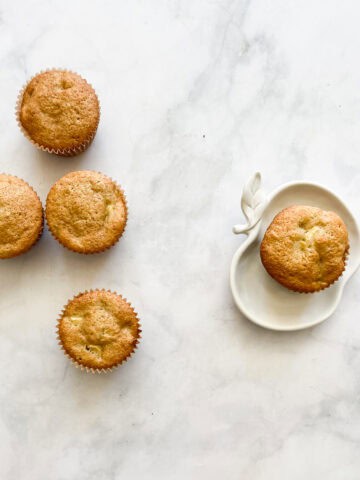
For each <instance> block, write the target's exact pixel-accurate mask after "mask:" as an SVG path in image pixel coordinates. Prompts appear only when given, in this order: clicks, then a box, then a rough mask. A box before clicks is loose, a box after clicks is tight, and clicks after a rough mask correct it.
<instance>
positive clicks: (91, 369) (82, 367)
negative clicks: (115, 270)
mask: <svg viewBox="0 0 360 480" xmlns="http://www.w3.org/2000/svg"><path fill="white" fill-rule="evenodd" d="M91 292H109V293H113V294H115V295H117V296H118V297H121V298H122V299H123V300H125V302H127V303H128V305H130V307H131V308H132V310H133V312H134V313H135V315H136V320H137V324H138V336H137V339H136V342H135V345H134V348H133V350H132V351H131V352H130V353H129V354H128V355H127V356H126V357H125V358H123V359H121V360H120V361H119V362H118V363H115V364H114V365H112V366H111V367H99V368H98V367H88V366H86V365H83V364H81V363H79V362H78V361H77V360H76V358H74V357H73V356H72V355H71V354H70V353H69V352H68V351H67V350H66V349H65V347H64V345H63V343H62V341H61V337H60V330H59V328H60V322H61V320H62V318H63V316H64V313H65V310H66V307H67V306H68V304H69V303H70V302H72V301H73V300H75V299H76V298H78V297H80V296H81V295H84V294H85V293H91ZM141 332H142V330H141V323H140V320H139V317H138V313H137V312H136V311H135V309H134V307H133V306H132V304H131V303H130V302H129V301H128V300H127V299H126V298H124V297H123V296H122V295H120V294H119V293H117V292H113V291H111V290H105V289H104V288H95V289H90V290H85V291H84V292H81V293H78V294H77V295H74V297H73V298H72V299H70V300H69V301H68V302H67V304H66V305H64V306H63V309H62V311H61V313H60V315H59V317H58V320H57V325H56V338H57V340H58V345H59V346H60V349H61V350H62V352H63V353H64V355H65V356H66V357H67V358H68V359H69V360H70V361H71V363H72V364H73V365H74V366H75V367H76V368H79V369H80V370H85V371H86V372H87V373H93V374H95V373H98V374H100V373H108V372H112V371H113V370H115V369H116V368H118V367H119V366H120V365H121V364H123V363H125V362H127V361H128V359H129V358H130V357H132V355H133V354H134V352H135V350H136V349H137V347H138V345H139V343H140V339H141Z"/></svg>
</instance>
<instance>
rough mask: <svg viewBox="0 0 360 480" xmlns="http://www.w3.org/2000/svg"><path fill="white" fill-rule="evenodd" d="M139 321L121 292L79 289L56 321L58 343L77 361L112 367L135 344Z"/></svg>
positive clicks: (130, 351) (92, 365)
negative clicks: (79, 292)
mask: <svg viewBox="0 0 360 480" xmlns="http://www.w3.org/2000/svg"><path fill="white" fill-rule="evenodd" d="M140 331H141V330H140V324H139V321H138V318H137V314H136V313H135V311H134V309H133V307H132V306H131V305H130V303H128V302H127V301H126V300H125V299H124V298H123V297H122V296H121V295H117V294H116V293H113V292H110V291H105V290H94V291H90V292H85V293H81V294H79V295H78V296H76V297H75V298H74V299H73V300H70V301H69V303H68V304H67V305H66V307H65V309H64V311H63V313H62V315H61V317H60V320H59V323H58V333H59V340H60V344H61V345H62V347H63V349H64V350H65V352H66V353H67V354H68V355H69V356H70V357H71V358H72V359H73V360H74V361H75V362H76V363H78V364H79V365H82V366H84V367H88V368H90V369H107V368H112V367H114V366H116V365H118V364H120V363H121V362H123V361H124V360H125V359H126V358H127V357H129V355H131V353H132V352H133V351H134V349H135V348H136V345H137V343H138V339H139V336H140Z"/></svg>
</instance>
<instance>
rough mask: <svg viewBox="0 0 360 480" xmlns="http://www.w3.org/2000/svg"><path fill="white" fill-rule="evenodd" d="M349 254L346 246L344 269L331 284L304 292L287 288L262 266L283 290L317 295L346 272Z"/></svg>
mask: <svg viewBox="0 0 360 480" xmlns="http://www.w3.org/2000/svg"><path fill="white" fill-rule="evenodd" d="M349 253H350V246H348V248H347V249H346V251H345V254H344V268H343V270H342V272H341V273H340V275H339V276H338V277H336V278H335V279H334V280H333V281H332V282H331V283H329V284H328V285H325V287H322V288H319V289H317V290H304V289H303V290H301V289H295V288H292V287H289V286H288V285H285V284H284V283H281V282H279V280H278V279H277V278H275V277H273V276H272V275H271V274H270V273H269V272H268V270H267V269H266V268H265V265H264V264H263V265H264V268H265V270H266V271H267V273H268V274H269V275H270V277H271V278H273V279H274V280H275V281H276V282H277V283H279V284H280V285H282V286H283V287H284V288H287V289H288V290H291V291H292V292H296V293H305V294H306V293H308V294H311V293H318V292H322V291H323V290H326V289H327V288H329V287H331V285H334V283H336V282H337V281H338V280H339V279H340V278H341V277H342V276H343V274H344V272H345V270H346V266H347V262H348V258H349Z"/></svg>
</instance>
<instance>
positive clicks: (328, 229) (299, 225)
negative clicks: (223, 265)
mask: <svg viewBox="0 0 360 480" xmlns="http://www.w3.org/2000/svg"><path fill="white" fill-rule="evenodd" d="M348 249H349V239H348V233H347V230H346V226H345V224H344V222H343V221H342V219H341V218H340V217H339V216H338V215H337V214H336V213H334V212H329V211H325V210H321V209H320V208H316V207H309V206H304V205H294V206H291V207H288V208H285V209H284V210H282V211H281V212H280V213H279V214H278V215H276V217H275V218H274V220H273V221H272V222H271V224H270V226H269V227H268V229H267V231H266V233H265V235H264V238H263V241H262V243H261V247H260V254H261V260H262V263H263V265H264V267H265V269H266V270H267V272H268V273H269V274H270V275H271V276H272V277H273V278H274V279H275V280H277V281H278V282H279V283H281V284H282V285H284V286H285V287H287V288H289V289H291V290H295V291H299V292H315V291H318V290H322V289H323V288H326V287H327V286H329V285H331V284H332V283H333V282H334V281H335V280H336V279H337V278H338V277H339V276H340V275H341V274H342V272H343V270H344V269H345V260H346V255H347V252H348Z"/></svg>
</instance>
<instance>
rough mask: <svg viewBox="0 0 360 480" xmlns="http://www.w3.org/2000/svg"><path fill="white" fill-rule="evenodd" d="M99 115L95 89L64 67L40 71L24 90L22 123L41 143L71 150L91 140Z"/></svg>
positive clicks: (21, 108) (39, 143) (36, 141)
mask: <svg viewBox="0 0 360 480" xmlns="http://www.w3.org/2000/svg"><path fill="white" fill-rule="evenodd" d="M99 118H100V107H99V101H98V98H97V96H96V93H95V91H94V89H93V88H92V86H91V85H89V84H88V83H87V81H86V80H84V79H83V78H82V77H81V76H80V75H78V74H77V73H73V72H69V71H65V70H49V71H46V72H43V73H40V74H38V75H36V76H35V77H34V78H33V79H32V80H31V81H30V82H29V83H28V85H27V86H26V88H25V90H24V92H23V96H22V101H21V106H20V112H19V120H20V123H21V125H22V127H23V128H24V130H25V131H26V133H27V134H28V135H29V137H30V138H31V139H32V140H33V141H34V142H35V143H37V144H38V145H40V146H42V147H45V148H49V149H55V150H57V149H58V150H68V151H70V150H72V149H77V148H79V147H80V146H82V145H83V144H87V143H90V141H91V140H92V138H93V137H94V135H95V132H96V129H97V126H98V123H99Z"/></svg>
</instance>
